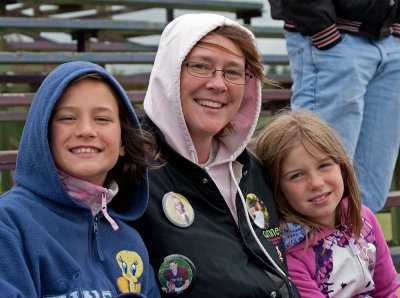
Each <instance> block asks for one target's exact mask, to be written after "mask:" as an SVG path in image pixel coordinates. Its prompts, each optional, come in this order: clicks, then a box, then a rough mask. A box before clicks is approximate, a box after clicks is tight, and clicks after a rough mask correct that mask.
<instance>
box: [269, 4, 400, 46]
mask: <svg viewBox="0 0 400 298" xmlns="http://www.w3.org/2000/svg"><path fill="white" fill-rule="evenodd" d="M268 1H269V3H270V5H271V16H272V18H274V19H278V20H284V21H285V29H286V30H289V31H298V32H300V33H301V34H303V35H306V36H310V37H311V39H312V40H313V42H314V45H315V46H316V47H317V48H319V49H321V50H323V49H328V48H331V47H333V46H335V45H336V44H338V43H339V42H340V41H341V38H340V35H339V31H343V32H348V33H352V34H358V35H360V36H364V37H368V38H372V39H384V38H387V37H388V36H390V34H393V35H394V36H397V37H400V5H399V0H268Z"/></svg>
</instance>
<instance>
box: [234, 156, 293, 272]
mask: <svg viewBox="0 0 400 298" xmlns="http://www.w3.org/2000/svg"><path fill="white" fill-rule="evenodd" d="M229 172H230V174H231V177H232V180H233V182H234V183H235V186H236V189H237V190H238V193H239V196H240V199H241V201H242V205H243V208H244V214H245V216H246V221H247V224H248V226H249V227H250V231H251V234H252V235H253V237H254V239H255V240H256V242H257V244H258V246H259V247H260V248H261V250H262V252H263V253H264V255H265V256H266V257H267V259H268V260H269V261H270V262H271V263H272V265H273V266H274V267H275V269H276V270H278V272H280V273H281V274H282V275H283V276H286V274H285V273H284V272H283V271H282V269H281V268H280V267H279V266H278V265H277V264H276V263H275V261H274V260H273V259H272V258H271V256H270V255H269V254H268V252H267V251H266V250H265V248H264V246H263V245H262V243H261V241H260V239H258V237H257V235H256V232H255V231H254V229H253V225H252V224H251V221H250V217H249V214H248V212H247V208H246V201H245V200H244V197H243V193H242V191H241V190H240V187H239V185H238V183H237V181H236V179H235V176H234V175H233V168H232V162H230V163H229ZM286 277H287V276H286Z"/></svg>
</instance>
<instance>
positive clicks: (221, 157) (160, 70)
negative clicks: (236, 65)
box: [144, 14, 261, 216]
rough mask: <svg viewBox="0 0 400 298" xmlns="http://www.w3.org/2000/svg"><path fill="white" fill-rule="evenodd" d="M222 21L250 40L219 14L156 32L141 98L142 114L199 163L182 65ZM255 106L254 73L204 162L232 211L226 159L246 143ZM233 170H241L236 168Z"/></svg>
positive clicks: (257, 88)
mask: <svg viewBox="0 0 400 298" xmlns="http://www.w3.org/2000/svg"><path fill="white" fill-rule="evenodd" d="M223 25H230V26H239V27H242V28H243V29H244V30H246V32H248V34H249V36H251V38H252V39H253V40H254V43H255V38H254V35H253V34H252V33H251V32H250V31H249V30H248V29H246V28H245V27H243V26H241V25H239V24H238V23H236V22H234V21H232V20H230V19H228V18H226V17H224V16H221V15H216V14H186V15H183V16H180V17H178V18H176V19H175V20H174V21H172V22H171V23H169V24H168V26H167V27H166V28H165V30H164V32H163V34H162V35H161V39H160V44H159V48H158V52H157V55H156V59H155V61H154V66H153V70H152V72H151V76H150V82H149V86H148V90H147V93H146V96H145V100H144V110H145V112H146V114H147V115H148V116H149V118H150V119H151V120H152V121H153V122H154V123H155V124H156V125H157V127H158V128H159V129H160V130H161V131H162V133H163V135H164V137H165V138H166V140H167V142H168V144H169V145H170V146H171V147H172V148H173V149H174V150H175V151H177V152H178V153H179V154H181V155H182V156H184V157H185V158H187V159H189V160H190V161H192V162H193V163H196V164H198V158H197V153H196V150H195V148H194V145H193V142H192V139H191V137H190V134H189V131H188V128H187V126H186V123H185V119H184V116H183V113H182V108H181V101H180V73H181V65H182V62H183V61H184V59H185V58H186V56H187V55H188V53H189V52H190V50H191V49H192V48H193V46H194V45H195V44H196V43H197V42H198V41H199V40H200V39H202V38H203V37H204V36H205V35H207V34H208V33H209V32H210V31H212V30H214V29H215V28H217V27H218V26H223ZM260 108H261V83H260V81H259V80H258V79H257V78H256V77H253V78H252V79H251V80H250V81H249V83H248V84H247V85H246V87H245V91H244V96H243V100H242V104H241V106H240V108H239V111H238V112H237V113H236V115H235V116H234V117H233V119H232V120H231V122H232V124H233V125H234V132H232V133H231V132H229V133H228V134H227V135H226V136H224V137H222V138H221V144H220V149H219V151H218V153H217V155H216V157H215V159H214V161H213V162H212V163H211V164H210V165H208V166H207V167H206V171H207V172H208V173H209V175H210V176H211V177H212V178H213V180H214V182H215V183H216V184H217V186H218V188H219V190H220V191H221V193H222V195H223V196H224V198H225V200H226V201H227V203H228V206H229V207H230V208H231V211H232V212H233V211H234V210H233V209H234V207H233V206H232V192H231V188H232V187H231V181H230V178H229V168H228V164H229V163H230V162H232V161H234V160H235V159H236V158H237V157H238V156H239V155H240V154H241V153H242V152H243V150H244V149H245V147H246V146H247V144H248V143H249V141H250V139H251V137H252V135H253V133H254V130H255V127H256V124H257V120H258V115H259V112H260ZM234 172H235V173H239V172H240V171H238V170H236V169H235V170H234ZM239 176H241V175H240V174H239ZM232 178H233V177H232ZM239 179H240V177H239ZM234 193H236V191H235V192H234ZM233 205H234V204H233ZM232 207H233V209H232ZM235 213H236V212H235ZM235 215H236V214H234V216H235Z"/></svg>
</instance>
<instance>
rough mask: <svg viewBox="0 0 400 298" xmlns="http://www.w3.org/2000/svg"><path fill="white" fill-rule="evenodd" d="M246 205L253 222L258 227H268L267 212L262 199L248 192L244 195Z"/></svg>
mask: <svg viewBox="0 0 400 298" xmlns="http://www.w3.org/2000/svg"><path fill="white" fill-rule="evenodd" d="M246 205H247V211H248V212H249V214H250V217H251V219H252V220H253V222H254V224H255V225H256V226H257V227H259V228H260V229H267V228H268V227H269V213H268V210H267V207H266V206H265V205H264V203H263V201H261V200H260V199H259V198H258V197H257V196H256V195H255V194H252V193H249V194H248V195H247V196H246Z"/></svg>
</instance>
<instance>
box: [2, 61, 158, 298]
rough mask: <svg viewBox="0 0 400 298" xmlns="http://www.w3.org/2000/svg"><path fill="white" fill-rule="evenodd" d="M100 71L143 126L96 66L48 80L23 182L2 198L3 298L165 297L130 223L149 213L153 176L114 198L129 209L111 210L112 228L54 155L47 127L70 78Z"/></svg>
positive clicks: (62, 70)
mask: <svg viewBox="0 0 400 298" xmlns="http://www.w3.org/2000/svg"><path fill="white" fill-rule="evenodd" d="M93 72H95V73H100V74H101V75H102V76H103V77H105V78H106V79H107V80H108V81H110V82H111V84H112V85H113V86H114V87H115V89H116V90H117V92H118V93H119V100H122V101H123V102H124V103H125V105H126V107H127V109H129V111H130V112H131V114H132V118H133V119H134V122H135V123H136V124H137V125H138V126H139V122H138V120H137V118H136V115H135V113H134V111H133V109H132V107H131V105H130V102H129V99H128V98H127V96H126V94H125V92H124V90H123V89H122V87H121V86H120V85H119V83H118V82H117V81H116V80H115V79H114V78H113V77H112V76H111V75H110V74H109V73H108V72H107V71H106V70H104V69H103V68H101V67H99V66H97V65H94V64H92V63H88V62H71V63H66V64H63V65H60V66H59V67H57V68H56V69H55V70H54V71H53V72H52V73H51V74H50V75H49V76H48V77H47V78H46V79H45V80H44V81H43V83H42V85H41V86H40V88H39V90H38V91H37V93H36V96H35V98H34V100H33V102H32V106H31V108H30V111H29V116H28V118H27V121H26V124H25V128H24V131H23V133H22V137H21V143H20V147H19V150H18V158H17V166H16V171H15V181H16V182H17V185H16V186H14V187H13V188H12V189H11V190H10V191H9V192H7V193H6V194H4V195H3V196H1V197H0V260H1V261H0V262H1V266H0V296H1V297H115V296H118V294H122V293H125V292H126V291H128V290H127V289H129V286H131V289H132V286H137V285H138V283H139V284H140V285H141V291H140V292H141V294H137V295H135V294H132V297H133V296H136V297H144V296H147V297H159V296H160V295H159V292H158V288H157V286H156V283H155V278H154V274H153V270H152V268H151V267H150V265H149V260H148V254H147V250H146V247H145V246H144V244H143V241H142V239H141V237H140V236H139V234H138V233H137V232H136V231H135V230H134V229H133V228H131V227H129V226H128V225H127V224H126V223H125V221H133V220H136V219H137V218H139V217H140V216H141V215H142V214H143V212H144V210H145V208H146V205H147V199H148V183H147V173H146V179H145V181H143V182H142V183H141V184H140V185H139V186H138V187H136V186H134V183H132V187H131V189H129V190H127V191H126V190H125V191H124V195H123V196H121V195H117V196H116V197H115V198H114V200H123V201H124V204H123V205H124V209H123V211H118V212H117V211H115V210H113V208H112V207H110V206H109V208H108V213H109V215H110V216H111V217H112V218H113V219H114V220H115V221H116V223H117V224H118V226H119V229H118V230H117V231H113V229H112V227H111V226H110V224H109V223H108V222H107V220H106V219H105V218H104V217H103V215H102V213H101V212H100V213H99V214H98V215H96V216H95V217H93V216H92V212H91V209H90V208H89V207H88V206H87V205H85V204H83V203H81V202H80V201H78V200H76V199H74V198H73V197H71V196H70V195H69V194H68V193H67V191H66V190H65V188H64V186H63V184H62V182H61V180H60V178H59V176H58V174H57V171H56V167H55V164H54V162H53V158H52V156H51V152H50V148H49V142H48V127H49V119H50V116H51V113H52V110H53V107H54V105H55V103H56V102H57V100H58V99H59V97H60V96H61V94H62V93H63V91H64V89H65V88H66V87H67V86H68V84H69V82H71V80H73V79H74V78H76V77H78V76H80V75H83V74H85V73H93ZM82 100H84V99H82ZM114 200H113V203H115V202H114ZM125 206H126V207H125ZM95 226H96V228H95ZM138 255H139V256H140V258H139V257H138ZM141 262H142V264H143V272H142V273H141V274H140V271H141V270H140V269H138V268H139V266H140V263H141ZM135 269H138V270H136V271H135ZM135 272H136V273H135ZM124 297H127V296H124Z"/></svg>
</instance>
